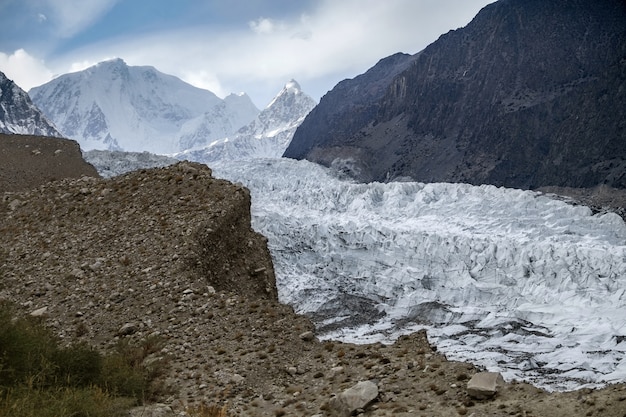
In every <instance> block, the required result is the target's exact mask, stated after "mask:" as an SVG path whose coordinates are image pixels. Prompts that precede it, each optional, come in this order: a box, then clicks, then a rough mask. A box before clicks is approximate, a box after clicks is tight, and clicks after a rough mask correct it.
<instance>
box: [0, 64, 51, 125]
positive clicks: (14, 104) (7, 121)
mask: <svg viewBox="0 0 626 417" xmlns="http://www.w3.org/2000/svg"><path fill="white" fill-rule="evenodd" d="M0 133H17V134H21V135H40V136H57V137H61V134H60V133H59V132H58V130H57V129H56V127H55V126H54V125H53V124H52V123H51V122H50V121H49V120H48V119H47V118H46V116H44V115H43V113H42V112H41V111H40V110H39V109H38V108H37V107H36V106H35V105H34V104H33V102H32V101H31V99H30V97H29V96H28V94H27V93H26V92H25V91H24V90H22V89H21V88H19V87H18V86H17V84H15V83H14V82H13V81H11V80H9V79H8V78H7V77H6V75H4V73H2V72H0Z"/></svg>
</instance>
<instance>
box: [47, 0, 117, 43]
mask: <svg viewBox="0 0 626 417" xmlns="http://www.w3.org/2000/svg"><path fill="white" fill-rule="evenodd" d="M118 1H119V0H63V1H59V0H44V1H43V6H42V7H43V8H44V9H45V11H46V14H44V13H39V16H44V17H45V18H46V20H48V21H49V22H50V23H52V24H53V25H54V27H55V28H56V32H57V35H58V36H60V37H62V38H68V37H70V36H73V35H75V34H77V33H79V32H80V31H82V30H83V29H85V28H86V27H87V26H89V25H90V24H91V23H93V22H94V21H96V20H97V19H98V18H99V17H101V16H102V15H103V14H105V13H106V12H108V11H109V10H111V8H113V6H115V3H117V2H118Z"/></svg>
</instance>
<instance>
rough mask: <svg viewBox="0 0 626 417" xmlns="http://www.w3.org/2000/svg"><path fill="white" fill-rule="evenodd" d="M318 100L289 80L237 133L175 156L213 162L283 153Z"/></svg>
mask: <svg viewBox="0 0 626 417" xmlns="http://www.w3.org/2000/svg"><path fill="white" fill-rule="evenodd" d="M316 104H317V103H316V102H315V100H313V99H312V98H311V97H310V96H308V95H307V94H305V93H303V92H302V89H301V88H300V85H299V84H298V83H297V82H296V81H295V80H291V81H289V82H288V83H287V84H286V85H285V87H284V88H283V89H282V90H281V91H280V92H279V93H278V95H277V96H276V97H275V98H274V99H273V100H272V102H271V103H270V104H268V105H267V107H266V108H265V109H263V110H262V111H261V112H260V113H259V114H258V116H257V117H255V119H254V120H252V121H251V122H250V123H249V124H248V125H246V126H244V127H242V128H241V129H239V130H238V131H237V132H236V133H235V134H233V135H231V136H229V137H226V138H222V139H220V140H217V141H215V142H213V143H211V144H209V145H208V146H205V147H204V148H202V149H194V150H189V151H185V152H181V153H178V154H176V155H174V156H175V157H176V158H181V159H190V160H193V161H197V162H203V163H207V164H208V163H211V162H215V161H220V160H243V159H252V158H278V157H280V156H281V155H282V154H283V152H284V151H285V149H286V148H287V146H288V145H289V142H290V141H291V138H292V137H293V134H294V132H295V130H296V128H297V127H298V126H299V125H300V123H302V121H303V120H304V118H305V117H306V115H307V114H308V113H309V112H310V111H311V109H313V108H314V107H315V105H316Z"/></svg>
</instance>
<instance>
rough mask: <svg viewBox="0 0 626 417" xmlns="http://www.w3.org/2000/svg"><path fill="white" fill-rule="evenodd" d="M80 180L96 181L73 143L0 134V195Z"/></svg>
mask: <svg viewBox="0 0 626 417" xmlns="http://www.w3.org/2000/svg"><path fill="white" fill-rule="evenodd" d="M82 176H88V177H99V175H98V172H97V171H96V169H95V168H94V167H93V166H91V165H90V164H88V163H87V162H85V160H84V159H83V157H82V154H81V151H80V147H79V146H78V143H77V142H76V141H73V140H69V139H60V138H54V137H41V136H28V135H12V134H3V133H0V193H2V192H4V191H18V190H24V189H29V188H35V187H38V186H40V185H42V184H45V183H47V182H49V181H54V180H60V179H63V178H80V177H82Z"/></svg>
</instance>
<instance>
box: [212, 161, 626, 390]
mask: <svg viewBox="0 0 626 417" xmlns="http://www.w3.org/2000/svg"><path fill="white" fill-rule="evenodd" d="M211 168H212V169H213V173H214V175H215V176H217V177H221V178H225V179H228V180H230V181H235V182H239V183H242V184H243V185H245V186H246V187H248V188H249V189H250V190H251V193H252V216H253V227H254V228H255V229H256V230H257V231H258V232H260V233H262V234H263V235H264V236H266V237H267V238H268V246H269V248H270V251H271V252H272V258H273V260H274V265H275V270H276V281H277V286H278V290H279V298H280V300H281V301H282V302H285V303H288V304H290V305H292V306H293V307H294V308H295V309H296V311H298V312H301V313H306V314H309V315H310V316H311V317H312V318H313V320H314V321H315V322H316V325H317V326H318V335H320V336H321V337H322V338H332V339H340V340H344V341H349V342H357V343H365V342H373V341H383V342H389V341H391V340H393V339H395V338H397V337H398V336H400V335H401V334H404V333H410V332H413V331H416V330H418V329H420V328H426V329H428V334H429V338H430V339H431V340H433V341H434V343H435V345H436V346H437V347H438V349H439V351H441V352H443V353H445V354H446V355H447V356H448V358H450V359H457V360H469V361H471V362H474V363H477V364H480V365H483V366H485V367H487V368H488V369H489V370H494V371H500V372H502V373H503V375H504V376H505V378H507V379H518V380H526V381H530V382H533V383H535V384H537V385H540V386H544V387H549V388H553V389H574V388H579V387H581V386H584V385H585V384H591V385H594V384H603V383H607V382H619V381H624V379H625V378H626V361H624V359H623V358H624V355H625V354H626V224H624V221H623V220H622V219H621V218H620V217H619V216H618V215H617V214H614V213H609V214H603V215H592V212H591V210H590V209H588V208H587V207H583V206H571V205H568V204H566V203H565V202H562V201H557V200H555V199H551V198H548V197H546V196H542V195H540V194H538V193H535V192H532V191H521V190H515V189H506V188H498V187H495V186H489V185H483V186H472V185H468V184H446V183H434V184H423V183H417V182H405V183H400V182H396V183H387V184H381V183H371V184H357V183H354V182H352V181H347V180H345V179H341V178H339V177H338V176H337V174H334V173H333V172H332V171H330V170H329V169H326V168H323V167H321V166H319V165H316V164H313V163H310V162H307V161H295V160H290V159H258V160H250V161H243V162H242V161H237V162H231V161H223V162H218V163H215V164H212V165H211Z"/></svg>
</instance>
